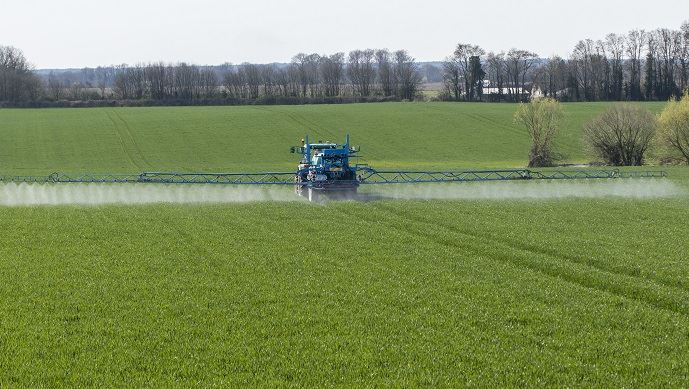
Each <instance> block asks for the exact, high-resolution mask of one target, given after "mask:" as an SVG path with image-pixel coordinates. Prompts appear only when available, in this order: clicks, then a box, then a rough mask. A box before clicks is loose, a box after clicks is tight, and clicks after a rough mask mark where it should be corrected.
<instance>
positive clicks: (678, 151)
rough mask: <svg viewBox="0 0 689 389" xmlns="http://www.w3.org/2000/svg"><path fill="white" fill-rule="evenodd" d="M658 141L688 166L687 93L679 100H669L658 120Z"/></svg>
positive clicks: (688, 97) (688, 105)
mask: <svg viewBox="0 0 689 389" xmlns="http://www.w3.org/2000/svg"><path fill="white" fill-rule="evenodd" d="M658 124H659V128H658V132H659V137H658V139H659V141H660V143H661V144H662V145H663V146H665V147H666V148H667V149H669V150H670V152H672V154H675V155H673V156H675V157H677V156H678V157H681V158H682V159H684V161H686V163H687V164H689V93H685V94H684V97H682V99H681V100H676V99H675V100H671V101H670V102H669V103H668V104H667V106H666V107H665V109H664V110H663V112H662V113H661V114H660V118H659V120H658Z"/></svg>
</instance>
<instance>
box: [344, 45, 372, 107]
mask: <svg viewBox="0 0 689 389" xmlns="http://www.w3.org/2000/svg"><path fill="white" fill-rule="evenodd" d="M374 57H375V51H374V50H371V49H367V50H354V51H351V52H350V53H349V57H348V61H347V75H348V76H349V80H350V81H351V82H352V88H353V89H354V92H355V93H356V94H357V95H359V96H370V95H371V92H372V86H373V83H374V82H375V79H376V69H375V66H374Z"/></svg>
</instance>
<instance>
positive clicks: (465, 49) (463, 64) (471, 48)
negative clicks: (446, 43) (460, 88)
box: [452, 43, 486, 101]
mask: <svg viewBox="0 0 689 389" xmlns="http://www.w3.org/2000/svg"><path fill="white" fill-rule="evenodd" d="M485 53H486V52H485V50H483V49H482V48H481V47H480V46H477V45H471V44H468V43H459V44H458V45H457V47H456V48H455V51H454V53H453V56H452V60H453V62H454V63H455V64H456V65H457V67H458V68H459V72H460V74H461V77H462V80H463V81H464V93H465V95H466V98H467V100H469V101H471V100H473V98H474V93H473V91H474V88H475V86H474V85H473V83H472V80H471V76H470V73H471V70H472V69H471V58H472V57H481V56H482V55H484V54H485Z"/></svg>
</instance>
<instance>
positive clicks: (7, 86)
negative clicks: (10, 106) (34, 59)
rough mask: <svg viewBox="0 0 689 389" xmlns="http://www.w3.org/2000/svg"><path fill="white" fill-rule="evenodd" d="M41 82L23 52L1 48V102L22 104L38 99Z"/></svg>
mask: <svg viewBox="0 0 689 389" xmlns="http://www.w3.org/2000/svg"><path fill="white" fill-rule="evenodd" d="M39 90H40V81H39V79H38V77H36V75H34V73H33V66H31V64H29V62H28V60H27V59H26V57H24V53H22V52H21V50H19V49H16V48H14V47H10V46H0V101H10V102H20V101H30V100H35V99H37V98H38V95H39Z"/></svg>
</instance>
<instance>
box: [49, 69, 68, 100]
mask: <svg viewBox="0 0 689 389" xmlns="http://www.w3.org/2000/svg"><path fill="white" fill-rule="evenodd" d="M47 84H48V85H47V86H48V96H50V98H51V99H53V100H55V101H58V100H62V99H63V98H64V91H65V86H64V85H63V84H62V81H61V80H60V79H59V78H57V77H55V75H54V74H53V72H50V74H49V75H48V81H47Z"/></svg>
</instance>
